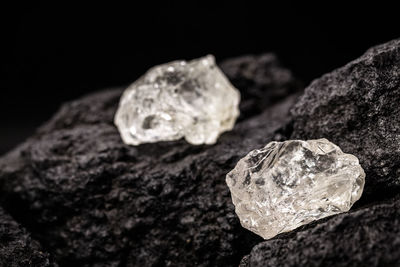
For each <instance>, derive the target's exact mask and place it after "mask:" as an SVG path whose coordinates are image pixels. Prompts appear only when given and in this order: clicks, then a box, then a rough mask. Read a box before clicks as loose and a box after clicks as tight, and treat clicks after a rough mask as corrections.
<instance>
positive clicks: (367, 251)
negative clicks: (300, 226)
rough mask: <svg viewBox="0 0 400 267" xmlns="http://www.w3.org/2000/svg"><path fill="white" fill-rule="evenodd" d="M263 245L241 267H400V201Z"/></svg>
mask: <svg viewBox="0 0 400 267" xmlns="http://www.w3.org/2000/svg"><path fill="white" fill-rule="evenodd" d="M313 226H314V227H309V228H308V229H307V230H305V231H299V232H297V233H296V234H294V235H292V236H290V237H288V238H278V239H274V240H270V241H266V242H263V243H261V244H259V245H257V246H255V247H254V248H253V250H252V251H251V254H250V255H249V256H247V257H245V258H244V259H243V260H242V262H241V264H240V266H242V267H245V266H252V267H257V266H282V267H289V266H290V267H295V266H343V267H347V266H370V267H373V266H399V263H400V253H399V251H400V199H399V198H397V199H396V200H392V201H390V202H388V203H385V204H378V205H375V206H372V207H369V208H364V209H360V210H358V211H353V212H351V213H345V214H340V215H337V216H335V217H331V218H330V219H329V220H327V221H325V222H323V223H320V224H316V225H313Z"/></svg>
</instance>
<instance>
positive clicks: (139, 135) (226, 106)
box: [114, 55, 240, 145]
mask: <svg viewBox="0 0 400 267" xmlns="http://www.w3.org/2000/svg"><path fill="white" fill-rule="evenodd" d="M239 102H240V93H239V91H238V90H237V89H236V88H234V87H233V86H232V84H231V83H230V82H229V80H228V79H227V78H226V76H225V75H224V74H223V73H222V71H221V70H220V69H219V68H218V66H217V65H216V64H215V59H214V57H213V56H211V55H208V56H206V57H203V58H199V59H195V60H192V61H188V62H186V61H174V62H170V63H167V64H163V65H159V66H155V67H153V68H151V69H150V70H149V71H148V72H147V73H146V74H145V75H143V76H142V77H141V78H139V79H138V80H137V81H136V82H134V83H133V84H132V85H131V86H129V88H127V89H126V90H125V92H124V94H123V95H122V97H121V100H120V104H119V108H118V111H117V113H116V115H115V120H114V122H115V124H116V125H117V127H118V129H119V132H120V134H121V136H122V139H123V141H124V142H125V143H126V144H131V145H139V144H141V143H152V142H158V141H171V140H177V139H180V138H182V137H184V138H185V139H186V140H187V141H188V142H189V143H192V144H204V143H205V144H213V143H215V142H216V141H217V138H218V136H219V135H220V134H221V133H222V132H224V131H228V130H231V129H232V128H233V126H234V124H235V121H236V118H237V117H238V115H239V108H238V106H239Z"/></svg>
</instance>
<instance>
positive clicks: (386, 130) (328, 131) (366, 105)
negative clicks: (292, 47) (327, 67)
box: [292, 39, 400, 203]
mask: <svg viewBox="0 0 400 267" xmlns="http://www.w3.org/2000/svg"><path fill="white" fill-rule="evenodd" d="M399 104H400V39H398V40H394V41H391V42H388V43H386V44H383V45H379V46H376V47H373V48H371V49H369V50H368V51H367V52H366V53H365V54H364V55H363V56H361V57H360V58H358V59H356V60H354V61H352V62H350V63H349V64H347V65H346V66H344V67H342V68H340V69H337V70H335V71H333V72H331V73H329V74H326V75H324V76H322V77H321V78H320V79H317V80H315V81H313V82H312V83H311V85H310V86H308V88H307V89H306V90H305V93H304V95H303V96H302V97H301V98H300V100H299V102H298V103H297V104H296V105H295V107H294V108H293V109H292V114H293V117H294V127H293V128H294V130H293V133H292V138H300V139H314V138H321V137H325V138H327V139H329V140H330V141H332V142H334V143H335V144H337V145H339V146H340V147H341V148H342V149H343V151H344V152H347V153H351V154H354V155H356V156H357V157H358V158H359V160H360V163H361V165H362V167H363V168H364V170H365V172H366V175H367V176H366V184H365V190H364V194H363V197H362V199H361V203H362V202H365V201H367V202H370V201H372V200H373V199H374V198H381V197H387V196H389V195H391V194H394V193H397V192H398V190H399V187H400V105H399Z"/></svg>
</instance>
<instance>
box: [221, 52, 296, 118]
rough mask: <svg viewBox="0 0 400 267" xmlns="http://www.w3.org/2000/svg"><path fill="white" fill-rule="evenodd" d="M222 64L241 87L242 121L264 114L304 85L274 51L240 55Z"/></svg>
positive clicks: (229, 75) (225, 70)
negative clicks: (256, 54) (282, 63)
mask: <svg viewBox="0 0 400 267" xmlns="http://www.w3.org/2000/svg"><path fill="white" fill-rule="evenodd" d="M220 66H221V68H222V70H223V71H224V72H225V73H226V74H227V75H228V77H229V78H230V81H231V82H232V83H233V84H234V85H235V86H236V87H237V88H241V89H242V90H241V101H240V112H241V113H240V117H239V120H241V119H242V118H247V117H250V116H252V115H256V114H259V113H261V112H262V111H263V110H265V108H267V107H269V106H271V104H274V103H276V102H277V101H279V100H280V99H282V98H284V97H286V96H288V95H289V94H293V93H295V92H297V91H298V90H299V88H302V85H301V84H300V83H299V81H298V80H295V79H293V75H292V73H291V71H290V70H288V69H285V68H283V67H282V66H281V64H280V63H279V61H278V60H277V58H276V56H275V55H274V54H264V55H261V56H254V55H247V56H242V57H237V58H233V59H228V60H225V61H224V62H222V63H221V64H220Z"/></svg>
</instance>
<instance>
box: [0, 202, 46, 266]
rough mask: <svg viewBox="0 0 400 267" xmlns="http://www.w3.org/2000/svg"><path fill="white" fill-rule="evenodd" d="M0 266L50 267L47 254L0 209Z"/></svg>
mask: <svg viewBox="0 0 400 267" xmlns="http://www.w3.org/2000/svg"><path fill="white" fill-rule="evenodd" d="M0 266H4V267H20V266H26V267H39V266H40V267H42V266H51V265H50V260H49V255H48V253H46V252H44V251H43V249H42V248H41V246H40V244H39V243H38V242H37V241H35V240H33V239H32V238H31V236H30V235H29V233H28V232H27V231H26V230H25V229H23V228H21V227H20V225H19V224H18V223H17V222H16V221H14V219H13V218H12V217H11V216H10V215H8V214H7V213H6V212H5V211H4V210H3V209H2V208H0Z"/></svg>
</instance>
